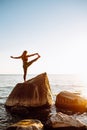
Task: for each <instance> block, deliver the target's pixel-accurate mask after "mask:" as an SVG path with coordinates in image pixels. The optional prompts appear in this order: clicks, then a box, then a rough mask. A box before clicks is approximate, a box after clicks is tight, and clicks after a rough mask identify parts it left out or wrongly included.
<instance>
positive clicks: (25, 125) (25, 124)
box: [6, 119, 43, 130]
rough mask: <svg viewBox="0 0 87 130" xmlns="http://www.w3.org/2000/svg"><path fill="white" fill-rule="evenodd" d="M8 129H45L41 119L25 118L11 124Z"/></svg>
mask: <svg viewBox="0 0 87 130" xmlns="http://www.w3.org/2000/svg"><path fill="white" fill-rule="evenodd" d="M6 130H43V124H42V123H41V122H40V121H39V120H33V119H25V120H21V121H19V122H18V123H15V124H13V125H11V126H9V127H8V128H7V129H6Z"/></svg>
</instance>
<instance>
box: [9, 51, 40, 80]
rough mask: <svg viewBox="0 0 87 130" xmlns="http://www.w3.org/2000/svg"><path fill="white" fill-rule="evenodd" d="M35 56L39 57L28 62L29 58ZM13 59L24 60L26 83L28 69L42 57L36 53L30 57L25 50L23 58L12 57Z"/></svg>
mask: <svg viewBox="0 0 87 130" xmlns="http://www.w3.org/2000/svg"><path fill="white" fill-rule="evenodd" d="M34 55H37V57H36V58H35V59H33V60H31V61H29V62H28V57H31V56H34ZM11 58H14V59H22V61H23V70H24V76H23V78H24V81H26V75H27V69H28V67H29V66H30V65H31V64H32V63H33V62H35V61H36V60H38V59H39V58H40V55H39V54H38V53H34V54H30V55H28V54H27V51H26V50H25V51H24V52H23V53H22V55H21V56H18V57H14V56H11Z"/></svg>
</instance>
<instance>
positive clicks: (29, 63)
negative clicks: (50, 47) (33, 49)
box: [27, 55, 40, 66]
mask: <svg viewBox="0 0 87 130" xmlns="http://www.w3.org/2000/svg"><path fill="white" fill-rule="evenodd" d="M39 58H40V56H39V55H38V57H37V58H35V59H34V60H31V61H30V62H28V64H27V65H28V66H30V65H31V64H32V63H34V62H35V61H37V60H38V59H39Z"/></svg>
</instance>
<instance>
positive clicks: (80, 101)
mask: <svg viewBox="0 0 87 130" xmlns="http://www.w3.org/2000/svg"><path fill="white" fill-rule="evenodd" d="M55 104H56V107H57V108H64V109H67V110H71V111H73V112H85V111H87V100H86V99H84V98H82V97H80V96H78V95H76V94H74V93H71V92H68V91H62V92H60V93H59V94H58V95H57V96H56V103H55Z"/></svg>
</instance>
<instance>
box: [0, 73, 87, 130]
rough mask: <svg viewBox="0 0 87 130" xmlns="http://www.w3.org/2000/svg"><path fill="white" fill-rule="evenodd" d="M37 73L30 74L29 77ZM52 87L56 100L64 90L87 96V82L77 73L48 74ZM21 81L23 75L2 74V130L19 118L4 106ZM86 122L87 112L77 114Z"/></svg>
mask: <svg viewBox="0 0 87 130" xmlns="http://www.w3.org/2000/svg"><path fill="white" fill-rule="evenodd" d="M35 76H36V75H28V76H27V79H30V78H33V77H35ZM48 79H49V83H50V87H51V90H52V94H53V100H54V102H55V97H56V95H57V94H58V93H59V92H60V91H63V90H67V91H71V92H76V93H80V94H81V95H82V96H84V97H85V98H86V93H87V87H86V84H84V82H83V81H82V80H81V78H79V77H78V76H76V75H48ZM19 82H23V78H22V75H0V130H5V128H6V127H7V126H9V125H10V124H12V123H14V122H15V121H17V120H19V119H18V118H16V117H15V116H14V117H12V116H11V115H10V114H9V113H8V112H6V110H5V108H4V104H5V101H6V99H7V97H8V95H9V94H10V93H11V91H12V89H13V88H14V87H15V85H16V84H17V83H19ZM74 116H78V118H79V119H80V120H81V121H82V122H83V123H85V124H87V113H86V112H85V113H83V114H80V115H78V114H75V115H74Z"/></svg>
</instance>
